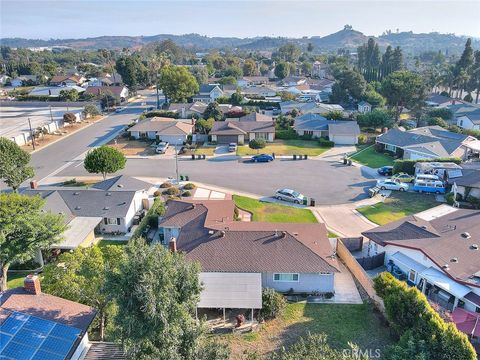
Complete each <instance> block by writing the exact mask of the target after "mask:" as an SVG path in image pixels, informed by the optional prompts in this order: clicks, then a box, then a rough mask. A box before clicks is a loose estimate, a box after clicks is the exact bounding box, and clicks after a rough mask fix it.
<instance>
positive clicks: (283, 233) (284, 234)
mask: <svg viewBox="0 0 480 360" xmlns="http://www.w3.org/2000/svg"><path fill="white" fill-rule="evenodd" d="M286 236H287V233H286V232H285V231H282V233H281V234H280V239H284V238H285V237H286Z"/></svg>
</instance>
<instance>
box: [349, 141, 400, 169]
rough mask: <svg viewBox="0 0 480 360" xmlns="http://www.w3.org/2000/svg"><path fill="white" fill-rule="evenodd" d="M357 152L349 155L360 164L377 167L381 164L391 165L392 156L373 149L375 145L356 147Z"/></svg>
mask: <svg viewBox="0 0 480 360" xmlns="http://www.w3.org/2000/svg"><path fill="white" fill-rule="evenodd" d="M357 150H358V151H357V152H356V153H354V154H353V155H351V156H350V158H351V159H352V160H353V161H356V162H358V163H360V164H362V165H365V166H368V167H371V168H379V167H382V166H393V157H391V156H389V155H386V154H382V153H379V152H377V151H375V146H374V145H370V146H369V147H362V146H358V147H357Z"/></svg>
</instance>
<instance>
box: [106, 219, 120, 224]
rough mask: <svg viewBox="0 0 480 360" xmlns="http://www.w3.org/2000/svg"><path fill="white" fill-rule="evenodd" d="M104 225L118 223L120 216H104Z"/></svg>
mask: <svg viewBox="0 0 480 360" xmlns="http://www.w3.org/2000/svg"><path fill="white" fill-rule="evenodd" d="M104 222H105V225H120V218H105V219H104Z"/></svg>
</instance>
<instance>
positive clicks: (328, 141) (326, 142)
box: [318, 138, 335, 147]
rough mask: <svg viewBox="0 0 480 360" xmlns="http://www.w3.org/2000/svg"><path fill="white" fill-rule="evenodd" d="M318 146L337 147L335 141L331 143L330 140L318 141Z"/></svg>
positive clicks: (322, 139) (321, 139)
mask: <svg viewBox="0 0 480 360" xmlns="http://www.w3.org/2000/svg"><path fill="white" fill-rule="evenodd" d="M318 144H319V145H320V146H322V147H334V146H335V143H334V142H333V141H330V140H327V139H324V138H320V139H318Z"/></svg>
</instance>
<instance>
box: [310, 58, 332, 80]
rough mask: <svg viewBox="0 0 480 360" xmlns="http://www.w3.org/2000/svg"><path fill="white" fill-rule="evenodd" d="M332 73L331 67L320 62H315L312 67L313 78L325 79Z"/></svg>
mask: <svg viewBox="0 0 480 360" xmlns="http://www.w3.org/2000/svg"><path fill="white" fill-rule="evenodd" d="M329 72H330V65H328V64H324V63H322V62H320V61H315V62H314V63H313V66H312V76H313V77H316V78H319V79H324V78H325V77H326V76H327V75H328V74H329Z"/></svg>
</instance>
